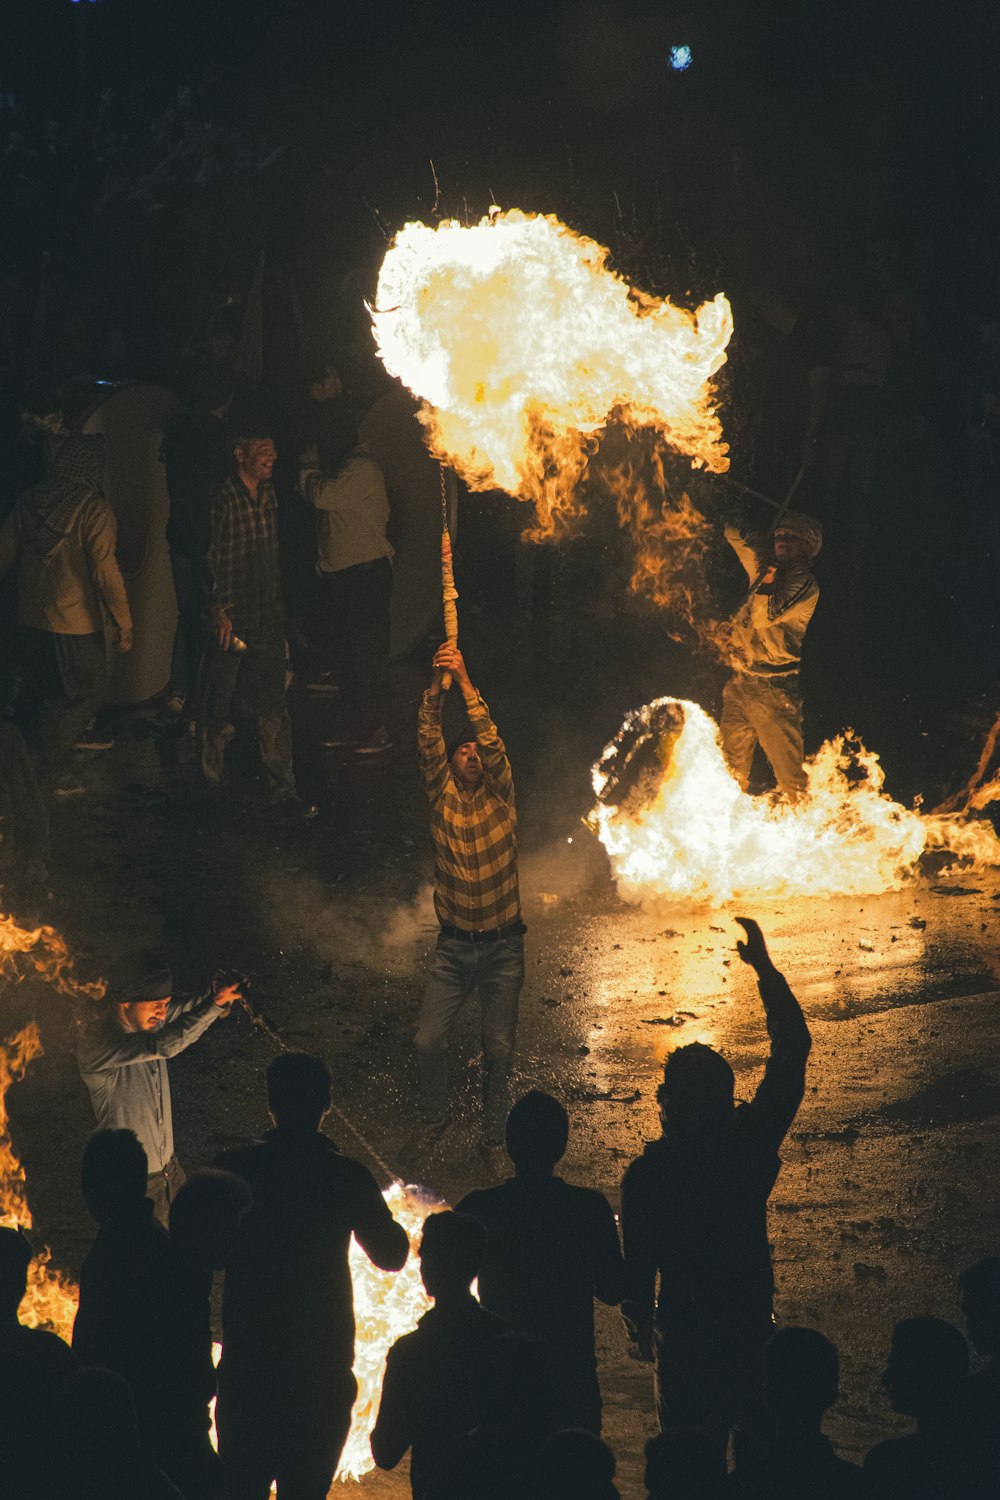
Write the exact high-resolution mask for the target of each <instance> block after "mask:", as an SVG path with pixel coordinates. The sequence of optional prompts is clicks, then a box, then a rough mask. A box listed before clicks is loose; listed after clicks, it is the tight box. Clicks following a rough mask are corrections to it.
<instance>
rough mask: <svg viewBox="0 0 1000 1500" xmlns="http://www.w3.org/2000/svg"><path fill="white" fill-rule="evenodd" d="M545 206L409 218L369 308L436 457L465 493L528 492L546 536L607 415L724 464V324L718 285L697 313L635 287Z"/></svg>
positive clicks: (382, 350)
mask: <svg viewBox="0 0 1000 1500" xmlns="http://www.w3.org/2000/svg"><path fill="white" fill-rule="evenodd" d="M608 258H609V252H608V251H607V250H606V249H604V248H603V247H602V246H601V245H598V244H597V243H596V242H595V241H594V240H590V239H587V238H585V237H584V236H583V235H579V234H576V233H575V232H574V231H573V230H572V229H569V228H568V227H567V226H566V225H565V224H562V223H560V221H559V220H558V219H557V218H555V217H554V216H552V215H551V214H546V215H542V214H524V213H521V212H519V211H517V210H512V211H511V212H509V213H503V214H495V215H493V216H492V217H491V218H489V219H484V220H483V221H482V222H481V223H480V224H475V225H461V224H458V223H455V222H453V221H447V222H445V223H442V224H440V225H438V227H437V228H436V229H431V228H429V227H428V226H427V225H425V224H407V225H406V226H405V227H404V228H403V229H402V230H400V232H399V234H397V236H396V238H395V240H394V241H393V243H392V245H391V246H390V248H389V250H388V252H387V254H386V257H385V260H384V262H383V265H382V271H381V274H380V276H379V283H378V294H377V305H376V307H375V309H374V310H373V314H372V316H373V321H374V325H375V338H376V343H377V345H378V350H379V354H380V355H381V358H382V361H383V363H384V364H385V366H386V369H387V370H389V372H390V373H391V374H393V375H397V376H398V377H399V378H400V379H401V380H402V381H403V383H404V384H405V385H406V386H408V387H409V389H410V390H411V391H413V392H414V394H415V395H416V396H418V397H419V398H420V399H421V401H422V402H423V403H424V408H423V412H422V418H423V421H424V424H425V426H426V429H427V436H428V442H429V445H430V447H431V450H432V452H433V453H434V454H435V456H436V457H438V458H439V459H441V460H442V461H444V462H446V463H449V464H451V465H452V466H453V467H454V468H455V469H456V470H457V471H458V473H459V474H461V476H462V478H463V479H464V480H465V482H466V483H467V484H468V485H469V486H470V487H471V488H472V489H502V490H506V491H507V492H508V493H509V494H511V495H516V496H519V497H520V498H521V499H524V500H533V501H534V502H535V504H536V506H537V511H538V519H539V524H540V527H541V528H542V530H543V531H549V532H551V531H555V530H556V529H558V527H559V525H560V522H561V521H564V520H565V519H566V517H567V516H568V515H569V514H571V513H572V512H573V509H574V505H575V497H574V490H575V487H576V485H577V484H578V482H579V480H580V478H581V476H582V475H583V472H584V470H585V469H586V466H587V460H588V457H589V453H590V451H591V450H592V448H593V446H594V443H595V435H599V434H600V432H601V431H602V429H603V428H604V426H605V425H606V423H607V422H608V420H609V418H610V417H611V416H612V414H615V415H616V416H617V417H618V418H620V419H621V420H624V421H626V422H627V423H629V424H631V425H632V426H635V427H644V428H648V429H653V430H654V431H655V432H656V433H657V434H658V435H659V436H660V437H661V438H662V439H663V441H664V442H666V443H667V444H669V445H670V447H671V448H673V449H674V450H675V451H677V452H678V453H681V454H683V455H685V456H687V457H688V458H690V459H692V460H693V461H694V463H695V464H696V465H698V466H701V467H705V468H708V469H713V470H717V471H721V470H723V469H725V468H727V467H728V458H727V454H726V447H725V444H724V443H723V440H722V428H721V424H720V421H719V417H718V414H717V412H716V410H715V404H714V399H713V393H712V390H711V386H710V381H711V378H712V376H713V375H714V374H715V373H716V371H717V370H718V369H719V367H720V365H721V364H722V363H723V361H724V360H725V357H726V345H727V344H728V342H729V338H730V336H731V334H732V326H733V325H732V314H731V312H730V309H729V303H728V302H727V301H726V299H725V297H724V296H723V295H722V294H721V293H720V294H719V295H718V296H717V297H716V298H715V299H714V300H713V301H711V302H706V303H704V304H703V305H702V306H701V307H699V308H698V310H697V311H696V312H687V311H685V310H684V309H683V308H680V307H675V306H674V305H673V304H672V303H670V302H668V301H666V300H665V299H660V298H656V297H651V296H647V295H646V294H645V293H643V292H639V291H637V290H636V289H635V288H634V287H631V286H629V284H628V283H627V282H626V281H625V280H624V279H623V278H622V277H621V276H618V275H617V274H616V273H615V272H614V271H612V270H611V269H610V267H609V266H608Z"/></svg>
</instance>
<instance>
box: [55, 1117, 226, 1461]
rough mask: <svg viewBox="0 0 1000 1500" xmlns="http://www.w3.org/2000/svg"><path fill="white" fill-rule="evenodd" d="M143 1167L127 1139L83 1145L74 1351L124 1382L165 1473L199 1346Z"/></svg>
mask: <svg viewBox="0 0 1000 1500" xmlns="http://www.w3.org/2000/svg"><path fill="white" fill-rule="evenodd" d="M146 1165H147V1164H146V1153H145V1152H144V1151H143V1149H142V1146H141V1145H140V1144H139V1141H138V1140H137V1139H136V1137H135V1135H134V1134H133V1133H132V1131H131V1130H98V1131H97V1132H95V1134H94V1135H92V1136H91V1138H90V1140H89V1141H88V1142H87V1146H86V1150H85V1151H84V1153H83V1173H82V1182H83V1196H84V1199H85V1201H86V1204H87V1208H88V1209H89V1211H90V1213H91V1216H92V1217H93V1218H94V1219H95V1220H96V1222H97V1224H98V1226H99V1227H98V1233H97V1239H96V1240H95V1241H94V1244H93V1246H92V1248H91V1249H90V1251H89V1252H88V1254H87V1256H86V1258H85V1259H84V1262H83V1266H82V1267H81V1271H80V1306H79V1309H78V1311H77V1315H76V1322H75V1324H74V1327H73V1350H74V1352H75V1353H76V1354H77V1355H78V1356H79V1357H80V1359H81V1360H82V1361H83V1362H84V1364H85V1365H90V1366H96V1367H99V1368H101V1369H106V1370H113V1371H115V1373H116V1374H118V1375H121V1376H122V1377H123V1378H124V1379H125V1380H126V1381H127V1382H128V1385H129V1387H130V1389H131V1392H132V1397H133V1400H134V1402H135V1414H136V1420H137V1421H138V1424H139V1431H140V1434H141V1436H142V1442H143V1445H144V1447H145V1448H146V1449H147V1450H148V1452H149V1453H150V1455H151V1457H152V1458H153V1459H155V1461H156V1463H157V1464H159V1465H160V1466H161V1467H163V1468H166V1469H168V1470H172V1468H173V1464H174V1454H175V1450H176V1447H177V1445H178V1443H180V1446H181V1448H182V1449H183V1448H185V1447H186V1446H187V1441H188V1432H189V1429H190V1403H191V1401H192V1399H194V1398H193V1393H192V1389H191V1387H192V1382H193V1380H194V1379H195V1377H196V1375H197V1372H198V1365H199V1361H198V1352H197V1351H198V1339H197V1333H196V1332H195V1334H194V1335H192V1320H191V1318H190V1316H189V1315H186V1276H185V1275H184V1274H183V1273H182V1269H181V1267H180V1266H179V1264H178V1260H177V1256H176V1254H175V1252H174V1250H173V1247H172V1246H171V1244H170V1238H169V1236H168V1234H167V1232H166V1230H165V1229H164V1228H163V1226H162V1225H161V1224H159V1223H158V1222H157V1220H156V1218H155V1216H154V1213H153V1204H152V1201H151V1200H150V1199H149V1198H147V1197H146V1180H147V1175H146ZM204 1399H205V1400H206V1401H207V1400H208V1396H205V1397H204Z"/></svg>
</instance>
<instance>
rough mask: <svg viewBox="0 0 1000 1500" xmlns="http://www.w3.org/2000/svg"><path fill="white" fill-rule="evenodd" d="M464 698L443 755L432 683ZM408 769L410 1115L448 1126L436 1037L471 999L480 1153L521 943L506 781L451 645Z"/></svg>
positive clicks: (500, 1066)
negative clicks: (417, 877)
mask: <svg viewBox="0 0 1000 1500" xmlns="http://www.w3.org/2000/svg"><path fill="white" fill-rule="evenodd" d="M446 672H450V673H451V676H452V679H453V681H454V682H455V683H457V685H458V687H459V688H460V689H461V692H462V696H463V698H464V699H465V707H466V712H467V714H468V719H469V729H468V730H466V731H465V732H464V734H462V735H460V736H458V737H457V738H456V739H455V740H453V741H452V742H451V743H450V744H449V745H448V746H446V745H445V742H444V736H443V735H442V732H441V705H442V693H443V677H444V674H445V673H446ZM417 739H418V747H419V756H420V770H421V774H422V775H423V779H424V788H425V790H426V792H427V799H428V801H429V802H430V806H431V839H432V841H433V844H434V908H435V911H436V912H437V917H438V921H439V922H440V924H441V931H440V934H439V936H438V941H437V948H436V950H435V954H434V961H433V964H432V966H431V972H430V976H429V978H428V981H427V988H426V990H425V991H424V999H423V1005H422V1007H421V1011H420V1024H419V1027H418V1030H417V1060H418V1062H419V1065H420V1113H421V1118H422V1120H423V1122H424V1125H425V1126H426V1127H427V1128H428V1130H429V1132H430V1133H431V1134H433V1133H435V1132H437V1131H440V1130H443V1129H444V1127H445V1126H446V1124H447V1123H448V1038H449V1035H450V1033H451V1028H452V1025H453V1023H454V1020H455V1017H456V1016H457V1015H458V1012H459V1011H460V1010H461V1008H462V1006H463V1005H464V1003H465V1001H466V1000H467V999H468V998H469V996H470V995H471V994H472V992H473V991H474V990H475V991H476V992H477V993H478V995H479V1006H480V1014H481V1024H482V1041H483V1066H484V1084H483V1144H484V1146H485V1147H487V1148H493V1147H497V1146H501V1145H502V1144H503V1132H504V1123H505V1121H506V1119H507V1110H508V1108H509V1104H510V1096H509V1084H510V1069H511V1063H512V1060H513V1056H514V1040H515V1036H516V1032H517V1004H518V998H519V996H520V993H521V985H522V983H523V980H524V933H525V926H524V923H523V922H522V921H521V901H520V895H519V893H518V885H517V810H516V808H515V805H514V779H513V777H512V776H511V771H510V763H509V761H508V760H507V751H506V749H505V748H504V743H503V741H502V740H501V738H500V736H499V735H498V734H497V731H496V725H495V724H494V723H493V720H492V719H491V718H490V714H489V709H488V708H487V707H486V704H485V703H484V702H483V700H482V698H481V697H480V696H479V693H478V692H477V691H476V689H475V688H474V687H473V685H472V683H471V681H470V680H469V674H468V672H467V670H466V667H465V662H464V661H463V660H462V653H461V652H460V651H459V649H458V647H457V646H455V645H452V644H451V643H449V642H446V643H445V644H444V645H443V646H441V647H439V649H438V651H437V653H436V655H435V657H434V677H433V680H432V681H431V685H430V687H429V688H428V689H427V691H426V692H425V693H424V696H423V700H422V702H421V705H420V712H419V714H418V717H417Z"/></svg>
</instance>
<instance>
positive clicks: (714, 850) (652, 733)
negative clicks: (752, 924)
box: [589, 698, 1000, 905]
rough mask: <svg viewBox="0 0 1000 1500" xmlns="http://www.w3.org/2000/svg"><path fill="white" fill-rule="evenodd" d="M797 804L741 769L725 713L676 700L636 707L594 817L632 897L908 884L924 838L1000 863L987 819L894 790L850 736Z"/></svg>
mask: <svg viewBox="0 0 1000 1500" xmlns="http://www.w3.org/2000/svg"><path fill="white" fill-rule="evenodd" d="M807 770H808V775H809V790H808V794H807V795H806V796H805V797H804V798H803V799H802V800H801V801H800V802H797V803H794V804H789V803H786V802H781V801H779V800H778V799H777V798H775V797H752V796H750V795H749V794H748V793H746V792H742V791H741V790H740V788H739V787H738V786H737V784H736V782H735V781H734V780H733V777H732V776H731V774H730V772H729V768H728V766H727V765H726V762H725V759H724V758H723V754H722V747H721V744H720V742H719V731H718V728H717V727H716V725H715V723H714V721H713V720H712V719H711V718H710V717H709V715H708V714H706V713H705V712H704V710H703V709H701V708H699V707H698V705H697V704H696V703H689V702H686V701H685V700H683V699H678V698H657V699H656V700H655V701H654V702H653V703H649V704H647V705H646V706H645V707H644V708H641V709H638V710H637V711H636V712H634V713H632V714H630V715H629V716H628V718H627V719H626V721H625V723H624V725H623V726H622V728H621V730H620V731H619V733H618V735H617V736H616V737H615V739H614V740H612V742H611V743H610V744H609V745H608V746H606V748H605V750H604V752H603V754H602V756H601V759H600V761H599V762H598V764H597V765H596V766H595V767H594V769H593V773H592V777H593V785H594V791H595V793H596V795H597V803H596V805H595V806H594V808H593V810H592V812H591V814H590V819H589V821H590V824H591V826H592V827H593V828H594V829H595V831H596V832H597V833H598V834H599V836H600V838H601V841H602V842H603V844H604V846H605V848H606V849H607V851H608V854H609V856H610V859H611V865H612V868H613V870H614V873H615V877H616V880H617V882H618V889H619V891H620V893H621V895H622V896H623V897H624V898H625V899H626V900H628V901H633V902H637V903H643V902H650V901H655V900H657V899H672V900H678V899H680V900H690V901H703V902H711V903H713V904H715V905H721V904H722V903H724V902H726V901H729V900H731V899H733V898H734V897H737V896H739V897H741V898H746V897H750V896H756V897H758V898H759V897H787V896H832V895H848V896H850V895H854V896H860V895H874V894H877V893H878V892H880V891H891V890H898V889H899V888H900V887H901V886H902V885H904V884H905V883H906V882H907V881H908V880H910V879H912V878H913V877H914V875H915V874H916V872H917V867H918V861H919V859H920V856H921V855H922V854H923V852H924V851H925V849H947V850H950V851H951V852H952V853H954V854H955V855H956V856H957V857H958V858H962V859H967V860H972V861H975V862H977V863H980V864H987V865H996V864H1000V841H998V840H997V838H996V835H995V834H994V832H993V829H992V827H991V826H990V825H989V824H988V823H986V822H966V821H965V820H964V819H962V818H958V817H942V816H936V815H922V814H920V813H918V812H915V811H913V810H912V809H910V808H906V807H903V806H902V805H901V804H900V803H898V802H894V801H893V800H892V798H891V797H888V796H886V794H885V793H884V792H883V790H882V787H883V783H884V780H885V773H884V772H883V770H882V767H881V765H880V764H879V759H878V756H877V755H875V754H873V753H872V752H871V751H869V750H866V749H865V748H864V746H863V745H860V744H857V742H855V744H854V746H852V747H851V748H848V742H847V738H846V737H845V736H843V735H841V736H838V737H837V738H836V739H834V740H830V741H828V742H827V743H826V744H824V745H823V746H822V747H821V749H820V750H819V751H818V753H817V754H816V755H815V756H814V757H813V758H812V760H811V761H810V762H809V764H808V766H807Z"/></svg>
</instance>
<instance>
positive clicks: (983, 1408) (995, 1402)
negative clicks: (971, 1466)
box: [958, 1256, 1000, 1494]
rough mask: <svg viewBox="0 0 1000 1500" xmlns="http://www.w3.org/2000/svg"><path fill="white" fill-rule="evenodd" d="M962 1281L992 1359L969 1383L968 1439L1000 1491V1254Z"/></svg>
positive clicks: (974, 1331) (980, 1346) (980, 1350)
mask: <svg viewBox="0 0 1000 1500" xmlns="http://www.w3.org/2000/svg"><path fill="white" fill-rule="evenodd" d="M958 1285H959V1290H960V1291H961V1294H962V1312H963V1314H964V1315H965V1326H966V1328H967V1329H968V1330H969V1338H970V1339H971V1340H972V1345H973V1348H974V1349H975V1351H976V1353H977V1354H978V1355H980V1356H982V1357H983V1358H985V1359H987V1360H988V1361H989V1363H988V1364H987V1365H986V1367H985V1368H984V1369H982V1370H979V1371H978V1372H977V1373H976V1374H975V1375H973V1376H972V1378H971V1380H970V1381H969V1383H968V1385H967V1386H966V1416H965V1425H966V1430H967V1433H968V1441H969V1444H970V1449H971V1452H972V1455H973V1461H974V1462H975V1463H976V1464H977V1466H978V1471H979V1472H980V1473H981V1475H982V1479H983V1483H984V1484H985V1485H986V1486H987V1491H986V1492H987V1493H992V1494H1000V1256H991V1257H990V1258H989V1260H981V1261H979V1262H978V1263H977V1264H976V1265H974V1266H970V1267H969V1269H968V1270H967V1271H963V1273H962V1275H961V1276H960V1277H959V1278H958ZM989 1486H992V1489H990V1488H989Z"/></svg>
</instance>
